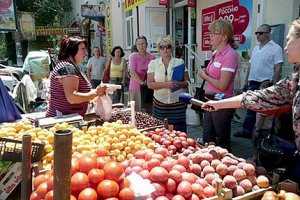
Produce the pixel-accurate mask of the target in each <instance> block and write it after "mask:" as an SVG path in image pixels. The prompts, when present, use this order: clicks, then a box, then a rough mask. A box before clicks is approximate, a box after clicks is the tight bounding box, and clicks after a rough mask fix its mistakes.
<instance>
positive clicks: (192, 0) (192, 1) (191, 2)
mask: <svg viewBox="0 0 300 200" xmlns="http://www.w3.org/2000/svg"><path fill="white" fill-rule="evenodd" d="M196 2H197V1H196V0H188V1H187V6H188V7H192V8H196V7H197V3H196Z"/></svg>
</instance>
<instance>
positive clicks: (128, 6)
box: [125, 0, 146, 11]
mask: <svg viewBox="0 0 300 200" xmlns="http://www.w3.org/2000/svg"><path fill="white" fill-rule="evenodd" d="M145 1H146V0H125V11H129V10H132V9H133V8H135V7H137V6H139V5H141V4H142V3H144V2H145Z"/></svg>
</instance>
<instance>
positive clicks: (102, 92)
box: [96, 85, 107, 96]
mask: <svg viewBox="0 0 300 200" xmlns="http://www.w3.org/2000/svg"><path fill="white" fill-rule="evenodd" d="M106 89H107V87H106V86H105V85H104V86H100V85H99V86H98V87H97V88H96V94H97V95H98V96H103V95H106Z"/></svg>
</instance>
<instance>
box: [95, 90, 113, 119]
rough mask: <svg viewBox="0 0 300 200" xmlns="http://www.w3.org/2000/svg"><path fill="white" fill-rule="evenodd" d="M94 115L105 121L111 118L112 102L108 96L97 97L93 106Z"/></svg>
mask: <svg viewBox="0 0 300 200" xmlns="http://www.w3.org/2000/svg"><path fill="white" fill-rule="evenodd" d="M95 112H96V115H98V116H100V117H101V118H102V119H104V120H105V121H108V120H109V119H110V118H111V114H112V100H111V98H110V97H109V96H108V95H103V96H101V97H98V98H97V100H96V106H95Z"/></svg>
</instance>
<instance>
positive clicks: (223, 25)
mask: <svg viewBox="0 0 300 200" xmlns="http://www.w3.org/2000/svg"><path fill="white" fill-rule="evenodd" d="M208 29H209V31H210V32H211V33H217V34H222V35H225V36H226V37H227V43H228V44H229V45H230V46H231V47H232V48H234V49H237V48H238V46H237V44H236V43H235V42H234V38H233V27H232V24H231V23H230V22H229V21H227V20H223V19H218V20H215V21H213V22H212V23H211V24H210V25H209V28H208Z"/></svg>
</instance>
